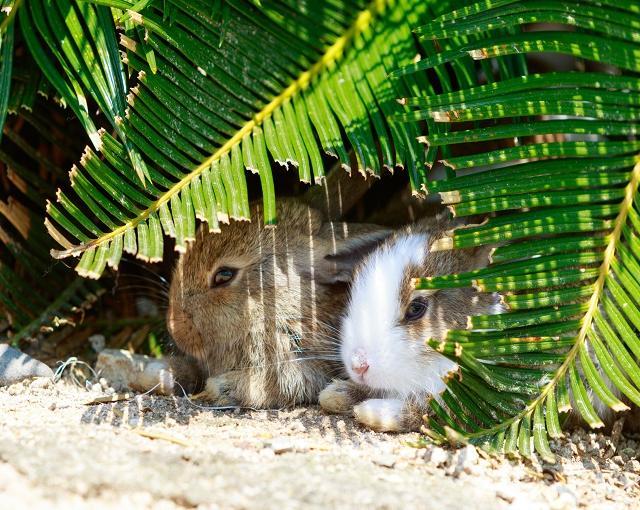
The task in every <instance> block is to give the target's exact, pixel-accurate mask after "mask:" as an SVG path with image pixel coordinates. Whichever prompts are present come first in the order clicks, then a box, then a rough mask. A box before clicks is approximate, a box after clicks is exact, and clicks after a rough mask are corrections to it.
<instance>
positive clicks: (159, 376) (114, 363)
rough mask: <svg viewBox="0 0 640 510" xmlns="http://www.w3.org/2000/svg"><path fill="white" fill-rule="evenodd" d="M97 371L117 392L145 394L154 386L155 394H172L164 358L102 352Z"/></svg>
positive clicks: (118, 352)
mask: <svg viewBox="0 0 640 510" xmlns="http://www.w3.org/2000/svg"><path fill="white" fill-rule="evenodd" d="M96 372H98V373H99V374H100V375H101V376H102V377H103V378H104V379H105V381H108V382H109V386H113V388H114V389H116V390H118V391H119V390H123V391H124V390H127V389H132V390H136V391H143V392H144V391H147V390H150V389H151V388H153V387H154V386H157V388H156V389H155V393H158V394H161V395H171V394H173V387H174V384H173V374H172V372H171V370H170V368H169V366H168V365H167V362H166V360H164V359H162V360H160V359H155V358H152V357H150V356H144V355H142V354H131V353H130V352H129V351H125V350H118V349H104V350H102V351H101V352H100V353H99V354H98V359H97V361H96Z"/></svg>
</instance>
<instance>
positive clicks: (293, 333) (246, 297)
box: [167, 199, 387, 407]
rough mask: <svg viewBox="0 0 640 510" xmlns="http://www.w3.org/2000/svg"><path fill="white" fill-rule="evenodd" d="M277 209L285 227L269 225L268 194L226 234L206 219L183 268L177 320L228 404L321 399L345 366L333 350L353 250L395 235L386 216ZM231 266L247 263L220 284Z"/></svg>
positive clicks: (184, 340) (184, 343)
mask: <svg viewBox="0 0 640 510" xmlns="http://www.w3.org/2000/svg"><path fill="white" fill-rule="evenodd" d="M277 212H278V218H279V223H278V226H277V227H275V228H272V227H265V226H264V225H263V220H262V213H261V206H260V205H259V204H254V205H253V206H252V212H251V219H252V221H251V222H250V223H249V222H243V223H233V224H231V225H228V226H224V227H223V229H222V232H221V233H220V234H209V233H208V232H207V231H206V229H204V228H201V229H200V230H199V231H198V235H197V239H196V241H195V243H193V245H192V246H190V247H189V249H188V250H187V252H186V253H185V254H184V255H183V256H181V257H180V260H179V262H178V264H177V266H176V268H175V270H174V274H173V279H172V283H171V289H170V306H169V311H168V315H167V323H168V326H169V330H170V332H171V334H172V336H173V338H174V340H175V342H176V344H177V346H178V347H179V348H180V349H181V350H182V351H183V352H184V353H186V354H187V355H189V356H192V357H193V358H194V359H195V360H196V362H197V365H198V367H199V369H200V370H201V371H202V372H203V373H204V375H205V376H206V377H208V378H209V379H208V381H207V384H206V390H205V391H206V392H207V393H208V396H209V397H210V398H211V399H212V400H214V401H215V402H216V403H217V404H219V405H228V404H241V405H246V406H252V407H280V406H285V405H292V404H296V403H302V402H314V401H316V399H317V395H318V393H319V392H320V390H321V389H322V388H323V387H324V386H325V385H326V383H327V381H328V380H329V379H330V377H331V375H334V376H335V375H336V374H338V373H339V370H340V368H339V365H338V364H337V363H336V362H335V361H333V360H334V359H335V354H333V353H334V352H335V350H336V342H337V329H336V328H337V327H338V324H339V316H340V313H341V312H342V309H343V306H344V302H345V297H346V296H345V294H346V278H345V266H344V265H345V260H348V257H344V254H346V253H349V251H350V250H352V249H354V253H355V252H358V253H360V252H363V250H362V247H363V246H369V245H371V248H373V246H374V245H375V244H376V243H377V242H378V241H380V240H381V238H382V237H383V236H386V235H387V233H386V231H385V230H384V229H381V228H379V227H376V226H371V225H363V224H345V223H329V222H325V221H324V219H323V216H322V214H321V213H320V212H318V211H317V210H316V209H313V208H311V207H309V206H307V205H304V204H302V203H300V202H297V201H294V200H287V199H282V200H280V201H279V202H278V211H277ZM364 251H366V250H364ZM336 254H339V255H341V258H340V260H335V261H334V260H332V259H331V257H330V256H332V255H336ZM222 266H228V267H233V268H237V269H238V270H239V272H238V274H237V276H236V278H235V279H234V280H233V281H232V282H231V283H230V284H229V285H227V286H224V287H215V288H211V287H210V285H209V282H210V279H211V276H212V275H213V274H214V273H215V272H216V271H217V270H218V269H219V268H220V267H222ZM347 272H348V271H347ZM192 375H193V374H191V375H190V376H189V377H191V378H192ZM177 379H178V382H180V380H179V374H178V375H177Z"/></svg>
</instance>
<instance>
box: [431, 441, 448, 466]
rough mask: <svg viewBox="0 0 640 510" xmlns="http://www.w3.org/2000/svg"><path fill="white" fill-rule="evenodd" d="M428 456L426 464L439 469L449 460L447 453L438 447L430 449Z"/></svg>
mask: <svg viewBox="0 0 640 510" xmlns="http://www.w3.org/2000/svg"><path fill="white" fill-rule="evenodd" d="M428 456H429V458H428V459H427V462H428V463H429V464H430V465H432V466H434V467H440V466H442V465H444V464H446V463H447V461H448V460H449V453H448V452H447V451H446V450H445V449H444V448H440V447H439V446H434V447H433V448H431V453H430V454H428Z"/></svg>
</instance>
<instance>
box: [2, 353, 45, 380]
mask: <svg viewBox="0 0 640 510" xmlns="http://www.w3.org/2000/svg"><path fill="white" fill-rule="evenodd" d="M30 377H53V370H51V369H50V368H49V367H48V366H47V365H45V364H44V363H42V362H40V361H38V360H37V359H34V358H32V357H31V356H27V355H26V354H24V353H22V352H20V351H19V350H17V349H14V348H13V347H10V346H8V345H7V344H0V386H9V385H11V384H13V383H16V382H19V381H22V380H24V379H28V378H30Z"/></svg>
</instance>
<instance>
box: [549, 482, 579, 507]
mask: <svg viewBox="0 0 640 510" xmlns="http://www.w3.org/2000/svg"><path fill="white" fill-rule="evenodd" d="M577 506H578V498H577V497H576V495H575V494H574V493H573V491H571V489H569V488H567V487H564V486H562V485H559V486H556V497H555V498H554V499H553V500H552V501H551V502H549V509H550V510H572V509H574V508H577Z"/></svg>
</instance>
